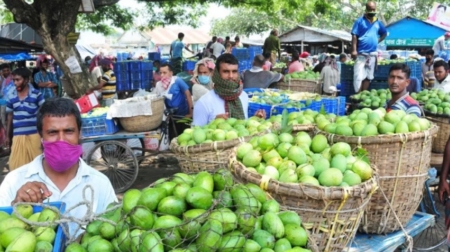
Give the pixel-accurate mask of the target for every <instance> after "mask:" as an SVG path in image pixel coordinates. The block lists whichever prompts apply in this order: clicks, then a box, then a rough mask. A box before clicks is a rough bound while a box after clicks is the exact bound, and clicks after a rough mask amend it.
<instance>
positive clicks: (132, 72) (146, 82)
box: [114, 61, 153, 91]
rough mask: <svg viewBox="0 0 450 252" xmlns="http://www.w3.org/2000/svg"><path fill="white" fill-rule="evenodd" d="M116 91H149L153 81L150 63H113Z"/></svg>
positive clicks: (151, 64) (151, 63)
mask: <svg viewBox="0 0 450 252" xmlns="http://www.w3.org/2000/svg"><path fill="white" fill-rule="evenodd" d="M114 74H115V75H116V90H117V91H130V90H138V89H145V90H147V91H148V90H150V89H151V87H152V85H151V83H152V80H153V62H152V61H123V62H117V63H114Z"/></svg>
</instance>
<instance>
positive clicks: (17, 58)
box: [0, 52, 34, 61]
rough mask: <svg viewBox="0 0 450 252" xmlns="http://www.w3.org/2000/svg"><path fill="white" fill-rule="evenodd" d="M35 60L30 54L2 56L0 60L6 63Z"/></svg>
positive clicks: (0, 55)
mask: <svg viewBox="0 0 450 252" xmlns="http://www.w3.org/2000/svg"><path fill="white" fill-rule="evenodd" d="M32 59H34V58H33V57H32V56H30V55H29V54H28V53H25V52H21V53H12V54H0V60H4V61H22V60H32Z"/></svg>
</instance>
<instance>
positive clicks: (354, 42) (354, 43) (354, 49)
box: [352, 34, 358, 58]
mask: <svg viewBox="0 0 450 252" xmlns="http://www.w3.org/2000/svg"><path fill="white" fill-rule="evenodd" d="M357 48H358V37H356V35H353V34H352V57H353V58H356V56H357V55H358V52H357Z"/></svg>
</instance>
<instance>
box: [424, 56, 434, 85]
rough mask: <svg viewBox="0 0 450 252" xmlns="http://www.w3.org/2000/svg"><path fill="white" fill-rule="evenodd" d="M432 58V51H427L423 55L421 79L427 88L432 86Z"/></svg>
mask: <svg viewBox="0 0 450 252" xmlns="http://www.w3.org/2000/svg"><path fill="white" fill-rule="evenodd" d="M433 56H434V51H433V49H428V50H427V51H426V53H425V62H424V63H423V64H422V79H423V83H424V86H425V87H427V88H432V87H433V86H434V80H435V78H434V72H433Z"/></svg>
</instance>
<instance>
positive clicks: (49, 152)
mask: <svg viewBox="0 0 450 252" xmlns="http://www.w3.org/2000/svg"><path fill="white" fill-rule="evenodd" d="M42 144H43V147H44V157H45V161H46V162H47V163H48V165H49V166H50V168H51V169H52V170H54V171H56V172H64V171H67V170H68V169H70V168H71V167H72V166H74V165H75V164H76V163H77V162H78V161H79V160H80V156H81V154H83V149H82V148H81V145H79V144H77V145H74V144H70V143H68V142H65V141H56V142H46V141H44V142H43V143H42Z"/></svg>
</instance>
